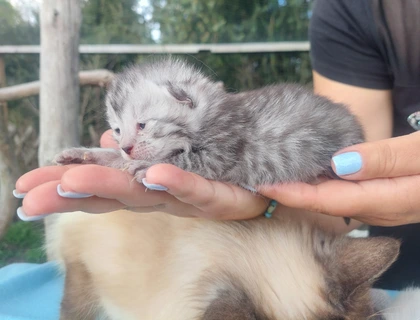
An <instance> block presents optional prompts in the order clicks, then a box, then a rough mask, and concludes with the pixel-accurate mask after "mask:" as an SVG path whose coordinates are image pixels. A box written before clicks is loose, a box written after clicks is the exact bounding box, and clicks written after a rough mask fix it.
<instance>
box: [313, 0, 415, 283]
mask: <svg viewBox="0 0 420 320" xmlns="http://www.w3.org/2000/svg"><path fill="white" fill-rule="evenodd" d="M309 38H310V42H311V59H312V67H313V69H314V70H315V71H317V72H318V73H319V74H321V75H323V76H325V77H327V78H329V79H332V80H335V81H338V82H342V83H346V84H349V85H354V86H358V87H364V88H371V89H391V90H392V96H393V104H394V109H393V112H394V127H393V133H394V136H398V135H403V134H408V133H411V132H413V131H414V129H413V128H412V127H411V126H410V125H409V124H408V123H407V117H408V116H409V115H410V114H411V113H413V112H415V111H420V0H315V4H314V9H313V12H312V18H311V25H310V30H309ZM366 108H369V106H366ZM419 147H420V146H413V148H419ZM419 161H420V159H419ZM419 191H420V190H419ZM419 196H420V193H419ZM370 234H371V235H372V236H379V235H383V236H393V237H396V238H399V239H402V241H403V242H402V247H401V254H400V257H399V259H398V261H397V262H396V263H395V264H394V265H393V266H392V267H391V269H389V270H388V271H387V272H386V273H385V274H384V276H383V277H382V278H381V279H380V280H379V281H378V282H377V284H376V286H377V287H379V288H384V289H401V288H404V287H407V286H411V285H416V286H420V224H412V225H406V226H400V227H371V228H370Z"/></svg>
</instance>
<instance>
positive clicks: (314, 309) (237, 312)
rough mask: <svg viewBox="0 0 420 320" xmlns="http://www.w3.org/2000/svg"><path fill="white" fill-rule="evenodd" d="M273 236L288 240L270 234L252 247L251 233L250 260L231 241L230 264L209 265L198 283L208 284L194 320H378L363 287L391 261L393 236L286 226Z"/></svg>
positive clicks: (395, 252)
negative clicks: (343, 234) (360, 235)
mask: <svg viewBox="0 0 420 320" xmlns="http://www.w3.org/2000/svg"><path fill="white" fill-rule="evenodd" d="M264 230H265V231H266V233H269V232H270V231H269V230H268V231H267V229H264ZM273 230H275V229H273ZM296 230H298V229H296ZM302 231H308V230H305V229H303V230H302ZM273 232H274V231H273ZM266 233H265V234H264V237H265V236H267V234H266ZM278 233H279V234H281V235H282V236H283V239H284V238H287V239H288V242H287V243H281V239H282V237H280V236H277V235H275V234H274V233H273V237H274V238H273V239H271V240H274V241H270V242H266V243H270V246H273V247H270V248H267V247H266V246H265V247H264V248H260V246H259V244H260V243H259V242H260V241H261V240H259V239H257V238H256V237H253V241H254V242H253V244H256V246H255V248H253V251H252V254H253V256H252V257H247V256H246V253H245V252H241V251H240V247H235V246H232V247H231V248H230V251H229V252H230V256H229V257H227V258H226V259H225V261H229V260H232V261H233V262H232V265H229V264H228V263H227V262H226V263H225V265H224V266H223V267H224V269H222V271H220V270H217V268H213V269H211V270H210V271H209V274H210V275H206V276H205V277H204V281H202V282H199V283H198V285H197V287H198V288H199V290H198V291H200V290H201V292H203V291H205V290H206V289H205V288H210V289H207V292H211V293H212V294H211V295H210V296H211V297H212V298H211V299H210V300H211V301H210V303H209V305H208V307H207V308H206V309H205V310H204V311H203V315H202V317H201V318H200V320H216V319H229V320H239V319H241V320H280V319H287V320H298V319H299V320H300V319H306V320H362V319H372V320H373V319H375V320H380V319H383V318H382V316H381V315H380V314H377V313H376V311H375V309H374V305H373V302H372V300H371V296H370V288H371V285H372V283H373V281H374V280H375V279H377V277H378V276H380V275H381V274H382V273H383V272H384V271H385V270H386V269H387V268H388V267H389V266H390V265H391V263H392V262H393V261H394V260H395V259H396V257H397V255H398V251H399V242H398V241H397V240H394V239H390V238H365V239H352V238H336V237H335V236H331V235H328V234H324V233H323V232H318V231H316V230H315V231H313V233H312V235H309V234H310V233H311V232H304V233H301V232H300V231H299V233H300V235H299V237H294V239H293V237H291V236H290V234H291V233H292V232H290V233H289V231H288V230H287V231H286V230H281V231H279V230H278ZM226 237H227V238H229V236H226ZM276 237H278V241H275V240H276ZM256 239H257V240H256ZM293 240H296V242H295V243H294V241H293ZM246 241H247V240H246V239H245V238H244V242H246ZM263 242H264V241H261V243H263ZM251 245H252V244H250V243H247V242H246V244H244V246H245V247H247V248H249V246H251ZM276 245H280V246H281V249H278V248H276ZM244 257H246V258H244ZM267 266H270V267H269V268H267Z"/></svg>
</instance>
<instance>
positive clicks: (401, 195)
mask: <svg viewBox="0 0 420 320" xmlns="http://www.w3.org/2000/svg"><path fill="white" fill-rule="evenodd" d="M419 185H420V176H410V177H399V178H393V179H377V180H369V181H361V182H357V183H356V182H346V181H337V180H330V181H327V182H324V183H321V184H318V185H309V184H304V183H292V184H284V185H276V186H273V187H264V188H261V189H260V190H259V191H260V192H261V193H262V194H264V195H266V196H268V197H272V198H273V199H275V200H277V201H279V202H280V203H282V204H284V205H286V206H289V207H294V208H301V209H306V210H309V211H315V212H321V213H325V214H329V215H333V216H341V217H355V218H356V219H358V220H360V221H364V222H367V221H369V222H370V223H372V224H374V225H400V224H407V223H413V222H417V221H419V220H420V218H419V216H418V208H419V207H420V199H419V197H418V196H417V194H416V191H415V190H418V187H419Z"/></svg>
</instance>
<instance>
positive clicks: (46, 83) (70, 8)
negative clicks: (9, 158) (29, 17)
mask: <svg viewBox="0 0 420 320" xmlns="http://www.w3.org/2000/svg"><path fill="white" fill-rule="evenodd" d="M80 24H81V8H80V0H44V1H43V2H42V6H41V57H40V80H41V91H40V133H39V137H40V146H39V152H38V160H39V165H40V166H44V165H46V164H48V163H49V162H50V161H51V160H52V159H53V158H54V156H55V155H56V154H57V153H58V152H59V151H61V150H63V149H64V148H68V147H74V146H77V145H78V144H79V128H78V127H79V123H78V119H79V118H78V116H79V96H80V88H79V78H78V72H79V32H80Z"/></svg>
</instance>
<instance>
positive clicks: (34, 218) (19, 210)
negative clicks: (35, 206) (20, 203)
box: [16, 207, 53, 222]
mask: <svg viewBox="0 0 420 320" xmlns="http://www.w3.org/2000/svg"><path fill="white" fill-rule="evenodd" d="M16 213H17V215H18V217H19V219H20V220H22V221H28V222H29V221H37V220H42V219H44V218H45V217H47V216H50V215H52V214H53V213H48V214H41V215H37V216H27V215H26V213H25V211H23V208H22V207H19V208H17V210H16Z"/></svg>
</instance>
